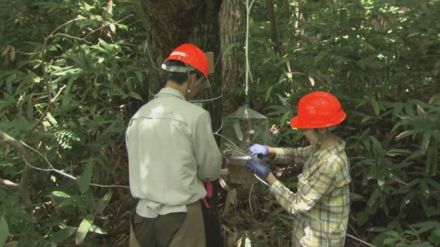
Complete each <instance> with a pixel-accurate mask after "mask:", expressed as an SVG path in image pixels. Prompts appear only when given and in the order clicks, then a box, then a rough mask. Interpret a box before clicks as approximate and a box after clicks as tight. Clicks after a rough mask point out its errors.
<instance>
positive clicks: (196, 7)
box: [142, 0, 222, 129]
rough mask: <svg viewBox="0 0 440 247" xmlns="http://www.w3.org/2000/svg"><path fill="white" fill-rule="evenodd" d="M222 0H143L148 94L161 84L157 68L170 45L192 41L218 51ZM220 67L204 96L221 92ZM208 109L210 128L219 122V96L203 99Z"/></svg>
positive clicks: (217, 54) (170, 48)
mask: <svg viewBox="0 0 440 247" xmlns="http://www.w3.org/2000/svg"><path fill="white" fill-rule="evenodd" d="M220 4H221V1H217V0H209V1H208V0H207V1H205V0H166V1H164V0H142V7H143V9H144V12H145V15H146V29H147V32H146V34H147V35H146V41H145V43H146V48H147V49H148V53H149V56H150V58H151V61H150V62H151V63H152V64H151V68H155V69H154V70H153V69H150V70H149V71H148V82H147V83H148V84H149V85H148V88H149V91H150V98H151V96H152V95H154V94H155V93H157V92H158V91H159V89H160V87H161V78H160V70H159V69H158V68H159V66H160V64H161V63H162V62H163V60H164V58H165V56H167V55H168V54H169V53H170V52H171V50H172V49H174V48H175V47H176V46H178V45H179V44H182V43H185V42H191V43H194V44H196V45H197V46H199V47H200V48H201V49H202V50H204V51H213V52H214V56H215V57H218V56H219V53H220V42H219V31H218V30H219V26H218V18H217V17H218V14H219V10H220ZM220 71H221V68H219V67H217V68H216V69H215V72H214V74H213V75H210V80H211V82H212V84H213V87H212V88H211V90H210V91H209V92H206V93H204V95H203V96H204V98H215V97H216V96H219V95H220V94H221V91H220V90H221V73H220ZM204 106H205V108H206V109H207V110H209V111H210V112H211V117H212V120H213V128H214V129H217V128H218V127H219V126H220V124H221V115H222V114H221V112H222V109H221V100H215V101H209V102H207V103H205V105H204Z"/></svg>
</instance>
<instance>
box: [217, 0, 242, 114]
mask: <svg viewBox="0 0 440 247" xmlns="http://www.w3.org/2000/svg"><path fill="white" fill-rule="evenodd" d="M244 13H246V10H245V9H244V5H243V3H242V1H240V0H228V1H223V3H222V6H221V8H220V16H219V20H220V43H221V47H222V79H223V86H222V92H223V112H224V113H225V114H228V113H232V112H234V111H235V110H236V109H237V108H238V106H240V105H241V104H243V102H244V100H243V97H241V95H240V93H239V92H237V89H242V88H243V84H244V74H243V73H242V71H243V70H244V49H243V47H244V39H245V15H244Z"/></svg>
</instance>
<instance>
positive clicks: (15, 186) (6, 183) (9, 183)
mask: <svg viewBox="0 0 440 247" xmlns="http://www.w3.org/2000/svg"><path fill="white" fill-rule="evenodd" d="M0 184H1V185H4V186H6V187H8V188H11V189H15V190H16V189H18V187H19V185H18V184H17V183H14V182H12V181H10V180H7V179H1V178H0Z"/></svg>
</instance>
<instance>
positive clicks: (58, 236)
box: [50, 226, 77, 243]
mask: <svg viewBox="0 0 440 247" xmlns="http://www.w3.org/2000/svg"><path fill="white" fill-rule="evenodd" d="M76 229H77V228H76V227H73V226H67V227H64V228H63V229H61V230H59V231H58V232H56V233H55V234H53V235H52V237H50V241H51V242H55V243H59V242H61V241H64V240H66V239H68V238H70V237H71V236H73V234H74V233H75V231H76Z"/></svg>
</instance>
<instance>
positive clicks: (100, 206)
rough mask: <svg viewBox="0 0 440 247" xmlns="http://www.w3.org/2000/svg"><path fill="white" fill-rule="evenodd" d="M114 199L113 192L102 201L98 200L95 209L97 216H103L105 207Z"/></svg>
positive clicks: (108, 193)
mask: <svg viewBox="0 0 440 247" xmlns="http://www.w3.org/2000/svg"><path fill="white" fill-rule="evenodd" d="M111 198H112V192H111V191H109V192H107V193H106V194H105V195H104V196H103V197H102V198H101V199H99V200H98V202H97V203H96V207H95V213H96V214H102V212H103V211H104V209H105V207H107V205H108V203H109V202H110V200H111Z"/></svg>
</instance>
